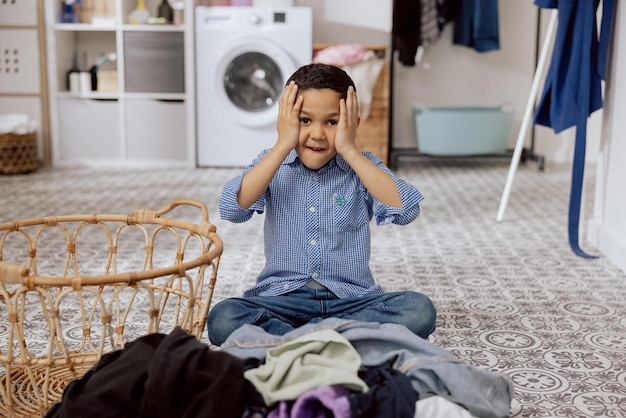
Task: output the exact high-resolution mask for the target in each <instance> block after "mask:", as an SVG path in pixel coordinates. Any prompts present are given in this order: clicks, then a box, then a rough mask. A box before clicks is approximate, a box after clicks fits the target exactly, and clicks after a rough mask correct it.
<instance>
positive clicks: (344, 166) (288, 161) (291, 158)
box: [283, 150, 350, 171]
mask: <svg viewBox="0 0 626 418" xmlns="http://www.w3.org/2000/svg"><path fill="white" fill-rule="evenodd" d="M297 162H300V164H302V163H301V161H300V157H298V153H297V152H296V151H295V150H291V152H290V153H289V155H287V158H285V161H283V164H285V165H293V164H295V163H297ZM334 165H336V166H337V167H339V168H340V169H341V170H343V171H348V170H349V169H350V165H349V164H348V163H347V162H346V160H344V159H343V157H342V156H341V155H339V154H336V155H335V156H334V157H333V159H332V160H330V163H329V164H328V165H327V167H328V168H331V167H333V166H334ZM301 167H303V168H305V167H304V165H301Z"/></svg>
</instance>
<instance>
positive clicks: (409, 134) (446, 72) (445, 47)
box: [295, 0, 601, 162]
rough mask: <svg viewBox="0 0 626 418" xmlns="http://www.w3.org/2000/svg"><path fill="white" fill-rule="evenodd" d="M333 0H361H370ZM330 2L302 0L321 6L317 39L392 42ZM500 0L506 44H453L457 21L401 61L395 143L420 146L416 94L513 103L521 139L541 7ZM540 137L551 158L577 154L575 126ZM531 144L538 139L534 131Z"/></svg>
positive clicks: (593, 132)
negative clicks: (335, 11) (486, 47)
mask: <svg viewBox="0 0 626 418" xmlns="http://www.w3.org/2000/svg"><path fill="white" fill-rule="evenodd" d="M329 1H332V2H352V3H354V2H355V1H357V2H358V1H362V0H329ZM377 1H381V0H377ZM324 3H325V2H322V1H319V0H296V1H295V4H296V5H297V6H308V7H311V8H313V15H314V26H313V41H314V42H316V43H362V44H367V43H378V44H380V43H386V44H388V45H390V44H391V34H390V33H389V32H385V31H382V30H376V29H365V28H363V27H360V26H358V25H357V24H354V25H347V24H341V23H337V21H341V20H345V18H340V19H339V18H338V19H333V18H332V17H329V16H328V13H326V10H325V5H324ZM498 6H499V28H500V50H498V51H491V52H487V53H478V52H476V51H474V50H473V49H470V48H467V47H464V46H459V45H453V44H452V31H453V25H452V24H449V25H448V26H447V27H446V28H445V30H444V32H443V33H442V37H441V39H440V40H439V41H437V42H436V43H434V44H432V45H429V46H428V47H426V48H425V53H424V56H423V58H422V60H421V61H420V63H419V65H417V66H415V67H406V66H403V65H402V64H400V63H399V62H398V61H397V60H396V62H395V66H394V72H395V73H394V86H395V88H394V92H393V93H394V94H393V126H392V130H393V138H392V143H393V147H394V148H414V147H415V133H414V131H415V127H414V122H413V115H412V105H413V103H414V102H416V101H419V102H421V103H423V104H425V105H426V106H465V105H479V106H493V105H498V104H500V103H503V102H511V103H513V105H514V106H515V109H516V117H515V121H514V125H513V129H512V133H511V139H510V144H511V146H514V144H515V141H516V139H517V134H518V132H519V129H520V125H521V120H522V116H523V112H524V108H525V106H526V102H527V100H528V95H529V90H530V86H531V83H532V77H533V74H534V65H535V32H536V29H535V28H536V22H537V11H538V9H537V7H536V6H534V4H533V2H532V1H500V2H499V3H498ZM352 13H353V14H354V16H353V17H352V19H354V21H358V20H359V16H362V17H363V19H368V16H369V15H368V14H367V12H365V11H362V10H360V8H359V7H355V8H353V9H352ZM549 13H550V11H547V10H544V11H543V12H542V23H543V25H542V26H543V27H542V33H544V32H545V28H546V23H547V22H548V19H549ZM390 19H391V17H390V16H388V17H381V20H390ZM546 70H547V68H546ZM600 121H601V112H596V114H594V115H593V117H592V118H591V120H590V123H589V132H588V139H589V145H588V147H587V157H588V161H595V160H596V158H597V150H598V142H599V139H598V138H599V129H600V125H601V124H600ZM535 138H536V140H535V152H536V153H537V154H540V155H543V156H545V157H546V160H547V161H549V162H568V161H571V159H572V156H573V149H574V132H573V129H570V130H567V131H565V132H563V133H561V134H559V135H555V134H554V132H553V131H552V130H551V129H549V128H544V127H536V128H535ZM525 143H526V144H527V145H528V146H529V145H530V131H529V135H528V136H527V138H525Z"/></svg>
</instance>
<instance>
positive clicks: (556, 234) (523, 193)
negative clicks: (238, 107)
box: [0, 158, 626, 417]
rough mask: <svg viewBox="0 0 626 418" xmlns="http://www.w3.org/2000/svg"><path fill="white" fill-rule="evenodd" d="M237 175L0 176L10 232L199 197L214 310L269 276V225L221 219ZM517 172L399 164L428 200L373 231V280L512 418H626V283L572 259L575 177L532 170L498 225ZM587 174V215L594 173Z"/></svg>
mask: <svg viewBox="0 0 626 418" xmlns="http://www.w3.org/2000/svg"><path fill="white" fill-rule="evenodd" d="M238 172H239V169H196V170H191V169H161V170H137V169H120V170H110V169H98V170H89V169H85V168H74V169H69V168H65V169H41V170H39V171H37V172H35V173H32V174H29V175H23V176H0V222H5V221H9V220H13V219H20V218H27V217H39V216H45V215H61V214H75V213H93V212H106V213H130V212H132V210H133V209H135V208H139V207H142V208H154V209H157V208H160V207H162V206H164V205H165V204H166V203H167V202H169V201H170V200H172V199H174V198H177V197H190V198H195V199H199V200H201V201H204V202H205V203H206V204H207V205H208V207H209V212H210V217H211V221H212V222H214V223H215V224H216V225H217V227H218V233H219V234H220V236H221V237H222V238H223V240H224V242H225V252H224V256H223V257H222V261H221V264H220V272H219V278H218V284H217V287H216V292H215V296H214V301H218V300H220V299H222V298H224V297H228V296H233V295H238V294H240V293H241V292H242V291H243V290H244V289H245V288H247V287H248V286H249V285H251V283H252V282H253V280H254V277H255V276H256V274H257V273H258V272H259V271H260V269H261V268H262V265H263V253H262V251H263V237H262V218H261V217H256V218H254V219H253V220H252V221H250V222H248V223H246V224H240V225H234V224H228V223H225V222H223V221H221V220H220V219H219V217H218V214H217V201H218V198H219V193H220V190H221V186H222V184H223V183H224V181H226V180H227V179H229V178H231V177H232V176H234V175H236V174H237V173H238ZM507 172H508V161H505V160H498V159H483V158H475V159H426V158H424V159H419V160H414V161H403V162H401V164H400V166H399V167H398V169H397V173H398V174H399V175H400V176H401V177H403V178H405V179H407V180H409V181H410V182H411V183H413V184H415V185H417V186H418V187H419V188H420V189H421V191H422V192H423V194H424V195H425V197H426V200H425V201H424V202H423V205H422V214H421V216H420V218H418V220H417V221H415V222H413V223H412V224H410V225H407V226H404V227H400V226H386V227H380V228H378V227H373V230H372V237H373V242H372V250H373V251H372V253H373V256H372V263H371V266H372V270H373V272H374V275H375V277H377V279H378V280H379V282H380V283H381V284H382V285H383V286H384V287H385V288H386V289H387V290H402V289H418V290H421V291H423V292H425V293H426V294H428V295H429V296H430V297H431V298H432V299H433V301H434V302H435V304H436V306H437V309H438V323H437V330H436V331H435V333H434V334H433V335H432V336H431V341H432V342H434V343H436V344H439V345H440V346H442V347H445V348H446V349H448V350H450V351H451V352H453V353H454V354H456V355H457V356H459V357H460V358H462V359H463V360H465V361H467V362H469V363H470V364H473V365H475V366H477V367H480V368H484V369H487V370H497V371H501V372H504V373H506V374H508V375H509V376H510V377H511V378H512V380H513V382H514V383H515V386H516V396H515V400H514V403H513V405H512V410H511V415H512V416H516V417H548V416H550V417H589V416H596V417H623V416H626V304H625V303H624V301H625V300H626V275H625V274H624V273H623V272H622V271H620V270H619V269H618V268H617V267H615V266H614V265H613V264H612V263H611V262H610V261H608V260H607V259H605V258H604V257H602V256H600V257H599V258H597V259H582V258H579V257H577V256H575V255H574V254H573V253H572V252H571V251H570V249H569V246H568V244H567V227H566V225H567V207H568V193H569V182H570V167H569V166H567V165H563V166H560V165H550V164H548V165H547V166H546V169H545V171H544V172H538V171H537V169H536V166H535V165H534V164H532V163H528V164H526V165H522V166H521V167H520V169H519V171H518V172H517V175H516V177H515V182H514V185H513V191H512V194H511V197H510V200H509V205H508V208H507V212H506V214H505V218H504V221H503V222H501V223H497V222H496V221H495V217H496V212H497V209H498V204H499V201H500V196H501V193H502V188H503V186H504V181H505V179H506V175H507ZM587 173H588V179H587V181H586V186H587V187H588V190H586V196H587V197H588V198H587V199H586V202H585V213H587V214H590V213H591V210H592V202H590V201H589V200H590V199H589V197H590V196H593V193H592V190H591V189H592V188H593V184H594V178H593V176H594V172H593V167H590V168H588V169H587ZM587 249H588V250H589V251H591V252H593V251H594V249H593V248H587ZM3 332H6V328H3V327H1V326H0V338H2V333H3Z"/></svg>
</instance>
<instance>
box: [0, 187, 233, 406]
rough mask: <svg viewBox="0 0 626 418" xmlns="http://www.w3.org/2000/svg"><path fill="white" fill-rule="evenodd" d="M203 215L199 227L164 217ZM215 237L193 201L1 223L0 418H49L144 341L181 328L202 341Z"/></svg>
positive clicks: (217, 251) (218, 244) (215, 261)
mask: <svg viewBox="0 0 626 418" xmlns="http://www.w3.org/2000/svg"><path fill="white" fill-rule="evenodd" d="M198 209H199V210H200V211H201V222H197V223H192V222H187V221H184V220H181V219H183V218H180V217H179V220H176V219H170V218H166V217H164V215H166V214H168V216H171V215H173V214H174V213H176V214H185V213H188V212H193V214H194V215H198V212H199V211H198ZM171 211H174V212H172V213H170V212H171ZM186 216H187V215H186ZM198 217H199V216H198ZM185 219H187V218H185ZM215 231H216V228H215V226H214V225H213V224H211V223H210V222H209V219H208V212H207V208H206V207H205V205H203V204H202V203H200V202H198V201H195V200H190V199H179V200H175V201H173V202H171V203H170V204H169V205H167V206H166V207H165V208H163V209H161V210H147V209H142V210H136V211H135V212H134V214H132V215H106V214H91V215H69V216H48V217H43V218H32V219H25V220H19V221H13V222H7V223H2V224H0V324H1V325H0V326H5V327H8V332H7V328H5V329H4V333H7V334H8V338H7V339H6V341H5V338H3V339H2V341H0V375H1V376H0V416H2V417H26V416H29V417H30V416H42V415H44V414H45V413H46V411H47V410H48V409H49V408H50V406H52V404H54V402H56V401H57V400H59V399H60V398H61V396H62V394H63V390H64V388H65V386H66V385H67V383H69V381H71V380H73V379H76V378H80V377H81V376H82V375H83V374H84V373H85V372H86V371H87V370H89V368H90V367H92V366H93V365H94V364H96V363H97V361H98V360H99V359H100V357H101V356H102V355H103V354H105V353H107V352H110V351H113V350H116V349H120V348H123V346H124V343H125V342H128V341H131V340H134V339H136V338H138V337H140V336H142V335H146V334H149V333H155V332H164V333H169V332H170V331H171V330H173V329H174V328H175V327H176V326H181V327H182V328H183V329H185V330H186V331H188V332H190V333H192V334H193V335H195V337H196V338H198V339H200V338H201V336H202V333H203V330H204V328H205V323H206V320H207V316H208V312H209V307H210V303H211V299H212V295H213V288H214V285H215V281H216V278H217V269H218V265H219V260H220V256H221V254H222V251H223V244H222V241H221V239H220V238H219V236H218V235H217V234H216V232H215ZM81 249H84V250H85V251H82V252H81ZM7 256H10V258H11V260H8V259H7ZM44 270H45V271H44ZM95 270H97V271H98V273H97V274H92V271H95Z"/></svg>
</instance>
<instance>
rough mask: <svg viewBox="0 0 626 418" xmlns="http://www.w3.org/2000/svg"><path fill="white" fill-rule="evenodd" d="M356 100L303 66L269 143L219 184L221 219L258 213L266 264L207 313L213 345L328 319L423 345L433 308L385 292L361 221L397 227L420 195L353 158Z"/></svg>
mask: <svg viewBox="0 0 626 418" xmlns="http://www.w3.org/2000/svg"><path fill="white" fill-rule="evenodd" d="M358 112H359V109H358V101H357V97H356V92H355V88H354V83H353V81H352V79H351V78H350V77H349V76H348V74H346V73H345V72H344V71H343V70H342V69H340V68H339V67H335V66H331V65H326V64H309V65H305V66H303V67H301V68H299V69H298V70H297V71H296V72H295V73H294V74H293V75H292V76H291V77H290V79H289V80H288V82H287V86H286V87H285V90H284V92H283V94H282V96H281V98H280V100H279V106H278V122H277V131H278V139H277V141H276V144H275V145H274V147H273V148H271V149H268V150H264V151H263V152H261V154H259V156H258V157H257V158H256V160H255V161H253V162H252V164H251V165H249V166H248V167H246V169H245V170H244V171H243V173H242V174H241V175H240V176H238V177H235V178H234V179H232V180H230V181H228V182H227V183H226V184H225V185H224V190H223V192H222V196H221V198H220V204H219V210H220V215H221V218H222V219H224V220H228V221H231V222H236V223H238V222H245V221H247V220H249V219H250V218H251V217H252V215H253V214H254V213H255V212H256V213H263V212H265V227H264V236H265V258H266V264H265V268H264V269H263V271H262V272H261V273H260V275H259V276H258V278H257V281H256V284H255V285H254V286H252V287H251V288H250V289H248V290H247V291H246V292H244V295H243V297H241V298H229V299H225V300H222V301H221V302H219V303H218V304H216V305H215V306H214V307H213V308H212V310H211V313H210V315H209V320H208V324H207V328H208V335H209V339H210V340H211V342H212V343H213V344H216V345H221V344H222V343H223V342H224V341H225V340H226V338H227V337H228V336H229V335H230V334H231V333H232V332H233V331H234V330H235V329H237V328H239V327H240V326H242V325H244V324H253V325H258V326H260V327H261V328H263V329H264V330H265V331H267V332H268V333H271V334H276V335H282V334H285V333H287V332H288V331H290V330H292V329H294V328H296V327H298V326H301V325H303V324H306V323H308V322H318V321H321V320H322V319H324V318H327V317H340V318H346V319H354V320H359V321H370V322H380V323H384V322H392V323H398V324H402V325H405V326H406V327H407V328H408V329H410V330H411V331H412V332H414V333H415V334H417V335H419V336H421V337H422V338H427V337H428V336H429V335H430V334H431V333H432V332H433V331H434V329H435V318H436V313H435V308H434V306H433V304H432V302H431V301H430V299H429V298H428V297H426V296H425V295H423V294H421V293H417V292H410V291H406V292H389V293H386V292H384V291H383V289H382V288H381V287H380V285H378V284H376V283H375V281H374V278H373V277H372V273H371V271H370V268H369V257H370V230H369V221H370V220H371V219H372V217H375V218H376V222H377V224H378V225H384V224H388V223H395V224H399V225H406V224H408V223H410V222H411V221H413V220H414V219H415V218H416V217H417V216H418V215H419V212H420V208H419V203H420V201H421V200H422V199H423V197H422V194H421V193H420V192H419V190H417V189H416V188H415V187H413V186H411V185H409V184H408V183H406V182H405V181H404V180H401V179H398V178H396V177H395V176H394V175H393V174H392V173H391V171H390V170H389V169H388V168H387V167H385V166H384V165H383V163H382V161H381V160H380V159H379V158H377V157H375V156H374V155H373V154H371V153H367V152H366V153H361V152H359V151H358V150H357V147H356V144H355V141H356V134H357V126H358V124H359V115H358Z"/></svg>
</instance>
